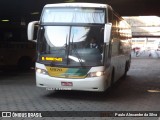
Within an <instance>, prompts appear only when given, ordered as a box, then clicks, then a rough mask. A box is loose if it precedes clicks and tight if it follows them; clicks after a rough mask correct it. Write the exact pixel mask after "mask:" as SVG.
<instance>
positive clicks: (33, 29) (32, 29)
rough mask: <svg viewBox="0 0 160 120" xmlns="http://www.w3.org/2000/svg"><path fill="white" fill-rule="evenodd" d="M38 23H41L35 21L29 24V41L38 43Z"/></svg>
mask: <svg viewBox="0 0 160 120" xmlns="http://www.w3.org/2000/svg"><path fill="white" fill-rule="evenodd" d="M38 23H39V21H33V22H30V23H29V24H28V30H27V34H28V40H29V41H33V42H37V40H36V37H37V36H36V35H37V29H38V27H37V26H36V25H38ZM35 36H36V37H35Z"/></svg>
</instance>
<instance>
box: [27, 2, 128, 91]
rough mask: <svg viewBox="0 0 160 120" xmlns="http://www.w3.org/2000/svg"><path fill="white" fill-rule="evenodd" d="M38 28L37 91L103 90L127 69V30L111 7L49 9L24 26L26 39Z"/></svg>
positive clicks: (92, 5) (85, 5)
mask: <svg viewBox="0 0 160 120" xmlns="http://www.w3.org/2000/svg"><path fill="white" fill-rule="evenodd" d="M37 25H38V33H37V38H36V41H37V54H38V55H37V56H38V58H37V61H36V85H37V86H38V87H44V88H49V89H52V90H82V91H105V90H106V89H107V88H108V87H110V86H111V85H112V84H113V83H114V82H116V81H117V80H118V79H120V77H122V76H123V75H125V74H126V73H127V71H128V70H129V67H130V62H131V54H130V51H131V29H130V26H129V25H128V24H127V23H126V22H125V21H124V20H123V19H122V18H121V17H120V16H118V15H117V14H116V13H115V11H113V9H112V8H111V7H110V6H109V5H106V4H97V3H59V4H47V5H45V6H44V9H43V12H42V15H41V19H40V21H33V22H30V23H29V25H28V39H29V40H34V34H35V32H34V30H35V26H36V27H37ZM93 42H94V43H93ZM91 44H93V45H94V47H91Z"/></svg>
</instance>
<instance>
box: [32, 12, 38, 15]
mask: <svg viewBox="0 0 160 120" xmlns="http://www.w3.org/2000/svg"><path fill="white" fill-rule="evenodd" d="M38 14H39V12H32V13H31V15H38Z"/></svg>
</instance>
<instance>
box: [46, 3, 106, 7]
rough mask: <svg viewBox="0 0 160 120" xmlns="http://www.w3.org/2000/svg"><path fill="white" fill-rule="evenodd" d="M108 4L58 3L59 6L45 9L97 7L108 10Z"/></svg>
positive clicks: (48, 5) (55, 5) (47, 5)
mask: <svg viewBox="0 0 160 120" xmlns="http://www.w3.org/2000/svg"><path fill="white" fill-rule="evenodd" d="M107 6H109V5H107V4H100V3H57V4H46V5H45V6H44V7H96V8H107Z"/></svg>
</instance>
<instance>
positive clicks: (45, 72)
mask: <svg viewBox="0 0 160 120" xmlns="http://www.w3.org/2000/svg"><path fill="white" fill-rule="evenodd" d="M36 72H37V73H40V74H44V75H47V74H48V72H47V71H46V70H44V69H41V68H36Z"/></svg>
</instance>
